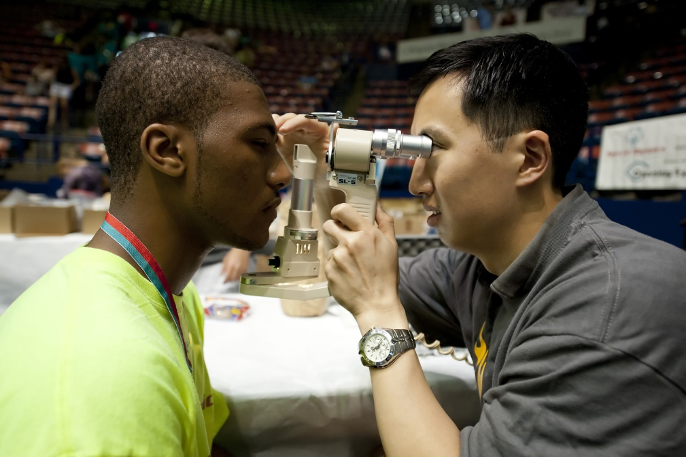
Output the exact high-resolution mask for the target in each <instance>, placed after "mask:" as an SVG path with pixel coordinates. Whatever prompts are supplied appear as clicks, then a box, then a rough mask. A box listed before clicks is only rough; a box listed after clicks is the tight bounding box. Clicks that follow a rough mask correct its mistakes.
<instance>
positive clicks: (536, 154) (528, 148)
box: [517, 130, 552, 186]
mask: <svg viewBox="0 0 687 458" xmlns="http://www.w3.org/2000/svg"><path fill="white" fill-rule="evenodd" d="M522 152H523V159H522V163H521V164H520V169H519V170H518V182H517V184H518V185H520V186H527V185H530V184H532V183H534V182H536V181H537V180H539V179H540V178H541V177H542V176H543V175H544V174H545V173H546V172H547V170H549V169H550V168H551V166H552V163H551V144H550V143H549V136H548V135H547V134H546V133H545V132H542V131H541V130H533V131H530V132H527V133H525V134H523V137H522Z"/></svg>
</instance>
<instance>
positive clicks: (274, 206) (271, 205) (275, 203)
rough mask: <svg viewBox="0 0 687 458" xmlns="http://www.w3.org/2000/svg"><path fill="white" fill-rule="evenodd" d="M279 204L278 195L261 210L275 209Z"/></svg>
mask: <svg viewBox="0 0 687 458" xmlns="http://www.w3.org/2000/svg"><path fill="white" fill-rule="evenodd" d="M279 204H281V199H280V198H279V197H275V199H274V200H273V201H272V202H270V204H269V205H268V206H267V207H265V208H264V209H263V210H262V211H264V212H266V211H270V210H276V209H277V207H278V206H279Z"/></svg>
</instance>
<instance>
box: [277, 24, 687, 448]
mask: <svg viewBox="0 0 687 458" xmlns="http://www.w3.org/2000/svg"><path fill="white" fill-rule="evenodd" d="M411 86H412V87H413V89H414V91H415V92H416V93H417V94H419V98H418V101H417V105H416V107H415V114H414V119H413V124H412V128H411V133H412V134H414V135H424V136H427V137H429V138H430V139H431V140H432V154H431V157H429V158H424V159H417V160H416V161H415V164H414V167H413V172H412V176H411V179H410V184H409V189H410V191H411V192H412V193H413V194H415V195H417V196H419V197H421V198H422V199H423V202H424V206H425V209H426V210H427V211H428V212H429V217H428V220H427V223H428V224H429V225H430V226H431V227H434V228H436V230H437V232H438V234H439V236H440V238H441V240H442V241H443V242H444V243H445V244H446V245H447V246H448V248H440V249H433V250H427V251H424V252H422V253H421V254H420V255H418V256H417V257H415V258H401V259H400V260H399V259H398V255H397V253H398V250H397V244H396V239H395V235H394V225H393V219H392V218H391V217H390V216H389V215H387V214H386V213H385V212H384V211H383V210H382V209H381V207H379V208H378V211H377V215H376V221H377V224H378V226H373V225H372V224H370V223H369V222H368V221H367V220H365V219H364V218H363V217H362V216H361V215H360V214H359V213H357V212H356V211H355V209H354V208H353V207H351V206H350V205H348V204H339V205H336V206H334V208H333V209H332V211H331V219H330V220H328V221H326V222H325V223H324V225H323V230H324V232H325V234H326V235H327V236H328V237H329V238H330V239H331V240H332V241H333V242H334V244H335V245H336V247H335V248H334V249H332V250H331V251H329V252H328V254H327V264H326V267H325V274H326V276H327V279H328V281H329V287H330V290H331V292H332V294H333V296H334V297H335V298H336V300H337V301H338V302H339V303H340V304H341V305H343V306H344V307H346V308H347V309H348V310H349V311H350V312H351V313H352V314H353V316H354V317H355V319H356V321H357V323H358V327H359V329H360V332H361V334H362V335H363V338H362V339H361V343H360V345H361V348H362V351H361V354H362V355H363V356H365V358H367V360H366V361H365V362H364V364H365V365H366V366H369V367H370V376H371V380H372V393H373V397H374V403H375V414H376V418H377V425H378V427H379V433H380V435H381V439H382V444H383V447H384V452H385V453H386V455H388V456H396V455H408V456H458V455H486V456H515V455H534V456H571V455H595V456H599V455H616V456H634V455H644V456H646V455H652V456H654V455H677V456H682V455H684V452H685V252H684V251H683V250H681V249H679V248H677V247H675V246H673V245H669V244H667V243H664V242H662V241H658V240H656V239H653V238H650V237H648V236H645V235H643V234H640V233H638V232H635V231H633V230H631V229H629V228H627V227H624V226H621V225H619V224H616V223H614V222H612V221H610V220H609V219H608V217H607V216H606V215H605V214H604V212H603V211H602V210H601V208H600V207H599V205H598V203H597V202H595V201H594V200H592V199H591V198H590V197H589V195H587V193H586V192H585V191H584V190H583V189H582V187H581V186H580V185H576V186H574V187H569V186H565V177H566V174H567V171H568V168H569V167H570V164H571V163H572V161H573V159H574V158H575V156H576V155H577V154H578V152H579V149H580V146H581V143H582V139H583V136H584V133H585V130H586V122H587V111H588V108H587V101H588V96H587V89H586V86H585V84H584V82H583V80H582V78H581V76H580V75H579V72H578V70H577V67H576V65H575V63H574V62H573V61H572V59H570V57H569V56H568V55H566V54H565V53H563V52H562V51H561V50H560V49H558V48H556V47H555V46H553V45H552V44H551V43H548V42H546V41H543V40H539V39H538V38H536V37H534V36H532V35H527V34H515V35H505V36H499V37H491V38H480V39H476V40H469V41H464V42H461V43H458V44H456V45H453V46H450V47H448V48H446V49H443V50H440V51H437V52H436V53H434V54H433V55H432V56H431V57H430V58H429V59H428V60H427V61H426V62H425V63H424V65H423V67H422V69H421V70H420V71H419V73H418V74H417V75H416V76H415V78H414V80H413V81H411ZM318 124H322V123H317V122H315V121H309V120H306V119H304V118H303V117H302V116H300V117H299V116H295V115H291V116H290V117H288V119H287V117H286V116H284V117H282V118H281V120H280V122H278V123H277V127H278V128H279V129H280V130H279V131H280V133H282V134H286V133H288V132H289V131H291V129H293V128H296V127H298V128H303V127H304V126H305V125H309V126H311V128H312V129H316V128H318V127H319V128H320V129H322V130H324V131H326V130H327V129H326V127H322V126H318ZM319 154H320V155H322V157H324V152H322V151H319ZM319 197H320V201H319V203H320V205H321V206H323V207H326V205H324V202H325V201H324V200H323V199H322V195H321V194H320V195H319ZM316 198H318V194H316ZM329 206H330V207H331V205H329ZM409 325H412V326H413V328H414V329H415V330H417V331H418V332H423V333H424V334H426V336H427V338H428V340H429V341H430V342H431V341H432V340H439V341H440V342H441V345H442V346H448V345H450V346H461V347H467V349H468V351H469V352H470V356H471V358H472V361H473V362H474V369H475V379H476V384H477V391H478V395H479V397H480V400H481V402H482V412H481V416H480V418H479V421H478V422H477V423H476V424H475V425H473V426H468V427H464V428H463V429H461V430H459V429H458V428H457V427H456V425H455V424H454V423H453V422H452V420H451V419H450V418H449V417H448V416H447V414H446V413H445V412H444V410H443V409H442V407H441V405H440V404H439V403H438V402H437V400H436V399H435V397H434V395H433V394H432V391H431V390H430V388H429V385H428V384H427V381H426V379H425V376H424V374H423V372H422V367H421V366H420V363H419V361H418V358H417V355H416V354H415V352H414V351H413V348H414V342H413V337H412V335H411V334H410V333H409ZM379 328H383V329H387V330H388V331H386V332H388V333H389V335H391V336H394V338H395V339H397V340H396V341H390V340H389V338H388V337H385V335H384V334H382V333H380V331H378V330H377V329H379ZM392 348H395V349H396V352H395V353H390V350H391V349H392ZM406 350H407V351H406ZM352 351H355V350H353V346H352ZM455 402H457V403H460V400H459V399H456V400H455Z"/></svg>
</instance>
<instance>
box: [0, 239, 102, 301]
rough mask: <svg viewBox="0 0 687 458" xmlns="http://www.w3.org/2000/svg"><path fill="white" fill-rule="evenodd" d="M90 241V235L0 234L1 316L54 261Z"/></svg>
mask: <svg viewBox="0 0 687 458" xmlns="http://www.w3.org/2000/svg"><path fill="white" fill-rule="evenodd" d="M91 238H93V235H92V234H90V235H89V234H82V233H79V232H75V233H73V234H68V235H64V236H61V237H16V236H15V235H14V234H0V313H2V312H4V311H5V309H7V307H9V305H10V304H11V303H12V302H14V300H15V299H16V298H18V297H19V295H20V294H21V293H23V292H24V290H25V289H26V288H28V287H29V286H31V284H33V283H34V282H35V281H36V280H38V279H39V278H40V277H41V276H43V274H45V273H46V272H47V271H48V270H50V268H51V267H52V266H54V265H55V264H56V263H57V261H59V260H60V259H62V258H63V257H64V256H65V255H67V254H69V253H71V252H72V251H74V250H75V249H76V248H78V247H79V246H81V245H84V244H86V243H88V241H89V240H91Z"/></svg>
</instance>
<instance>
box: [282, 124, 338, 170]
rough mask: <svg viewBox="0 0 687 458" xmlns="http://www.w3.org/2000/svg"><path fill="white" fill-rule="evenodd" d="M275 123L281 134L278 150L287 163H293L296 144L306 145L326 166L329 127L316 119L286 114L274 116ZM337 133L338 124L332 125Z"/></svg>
mask: <svg viewBox="0 0 687 458" xmlns="http://www.w3.org/2000/svg"><path fill="white" fill-rule="evenodd" d="M272 117H273V118H274V123H275V124H276V125H277V131H278V132H279V141H278V142H277V149H278V150H279V152H280V153H281V155H282V157H284V160H285V161H286V163H287V164H288V165H289V166H291V165H292V163H293V147H294V145H296V144H305V145H308V147H310V149H311V150H312V152H313V153H314V154H315V156H316V157H317V159H318V162H319V163H320V164H324V157H325V153H326V152H327V150H328V149H329V129H330V127H329V125H328V124H327V123H326V122H320V121H318V120H316V119H308V118H306V117H305V115H302V114H295V113H286V114H283V115H281V116H280V115H276V114H273V115H272ZM331 128H333V129H334V130H335V131H336V129H337V128H338V124H334V125H332V127H331Z"/></svg>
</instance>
